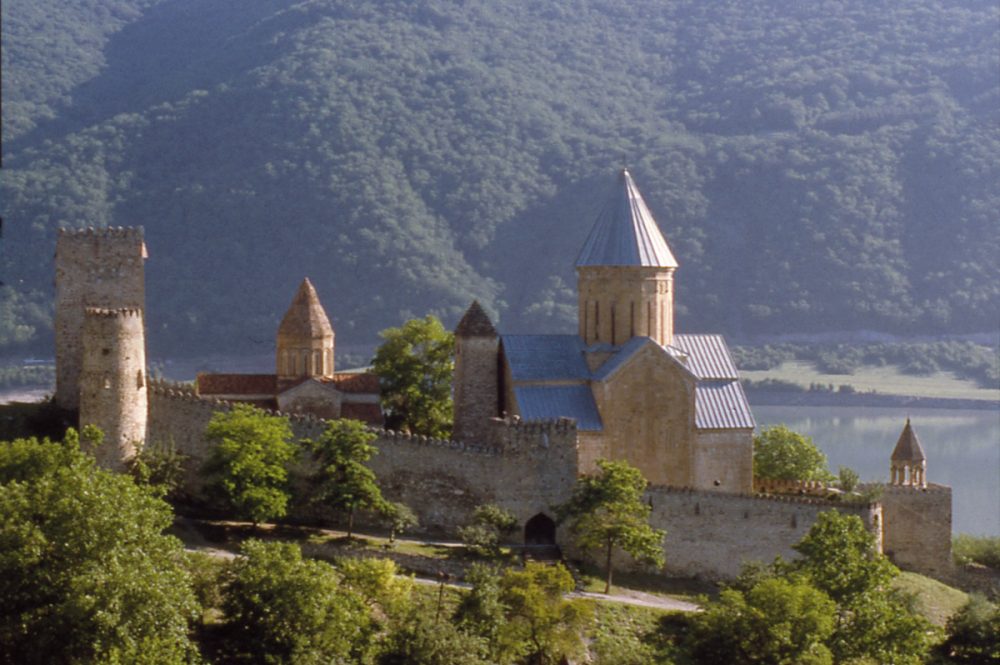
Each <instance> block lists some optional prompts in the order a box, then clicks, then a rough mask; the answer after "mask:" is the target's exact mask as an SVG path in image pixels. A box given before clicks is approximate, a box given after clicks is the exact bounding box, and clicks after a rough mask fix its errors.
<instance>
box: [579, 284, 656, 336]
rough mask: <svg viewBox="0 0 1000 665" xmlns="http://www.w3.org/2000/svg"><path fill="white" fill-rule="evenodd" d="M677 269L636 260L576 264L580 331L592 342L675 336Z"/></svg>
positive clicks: (580, 333) (581, 334)
mask: <svg viewBox="0 0 1000 665" xmlns="http://www.w3.org/2000/svg"><path fill="white" fill-rule="evenodd" d="M673 273H674V269H673V268H656V267H644V268H639V267H636V266H585V267H580V268H577V293H578V294H579V295H578V305H577V306H578V320H579V325H578V331H579V335H580V337H582V338H583V339H584V340H585V341H586V343H587V344H588V345H590V344H594V343H598V342H605V343H610V344H624V343H625V342H627V341H628V340H630V339H631V338H633V337H651V338H652V339H654V340H656V342H657V343H658V344H661V345H663V346H667V345H669V344H670V343H671V342H672V341H673V338H674V311H673V310H674V294H673V289H674V278H673Z"/></svg>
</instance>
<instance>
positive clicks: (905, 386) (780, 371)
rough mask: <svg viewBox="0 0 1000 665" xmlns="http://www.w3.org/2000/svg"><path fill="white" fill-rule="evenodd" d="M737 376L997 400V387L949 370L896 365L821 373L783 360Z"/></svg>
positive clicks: (999, 393)
mask: <svg viewBox="0 0 1000 665" xmlns="http://www.w3.org/2000/svg"><path fill="white" fill-rule="evenodd" d="M740 375H741V376H743V377H744V378H746V379H751V380H753V381H762V380H764V379H777V380H780V381H788V382H791V383H795V384H797V385H799V386H802V387H803V388H808V387H809V385H810V384H812V383H819V384H824V385H825V384H833V386H834V388H836V387H838V386H841V385H850V386H852V387H853V388H854V389H855V390H856V391H858V392H867V391H875V392H878V393H882V394H886V395H908V396H913V397H947V398H952V399H984V400H998V399H1000V390H996V389H995V388H994V389H991V388H982V387H980V386H979V385H977V384H976V382H975V381H973V380H969V379H960V378H958V377H957V376H955V374H954V373H953V372H937V373H935V374H930V375H927V376H914V375H912V374H904V373H903V372H902V371H900V369H899V368H898V367H895V366H892V365H887V366H884V367H874V366H863V367H859V368H858V369H856V370H855V371H854V373H853V374H825V373H822V372H820V371H818V370H817V369H816V367H815V365H813V364H812V363H810V362H804V361H801V360H794V361H787V362H784V363H782V364H781V365H779V366H778V367H776V368H774V369H768V370H741V371H740Z"/></svg>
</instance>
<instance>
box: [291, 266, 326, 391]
mask: <svg viewBox="0 0 1000 665" xmlns="http://www.w3.org/2000/svg"><path fill="white" fill-rule="evenodd" d="M277 370H278V371H277V374H278V382H279V384H280V383H282V382H290V381H294V380H296V379H300V378H302V377H313V378H331V377H333V326H331V325H330V319H328V318H327V316H326V311H325V310H324V309H323V305H321V304H320V302H319V296H317V295H316V289H315V288H313V285H312V282H310V281H309V279H308V278H306V279H303V280H302V284H301V285H299V290H298V291H297V292H296V293H295V298H294V299H293V300H292V305H291V306H290V307H289V308H288V311H287V312H285V317H284V318H283V319H282V320H281V325H280V326H278V353H277Z"/></svg>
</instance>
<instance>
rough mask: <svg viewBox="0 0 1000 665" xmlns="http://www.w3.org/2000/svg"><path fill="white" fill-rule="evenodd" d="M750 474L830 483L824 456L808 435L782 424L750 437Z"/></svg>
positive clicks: (778, 478)
mask: <svg viewBox="0 0 1000 665" xmlns="http://www.w3.org/2000/svg"><path fill="white" fill-rule="evenodd" d="M753 475H754V477H756V478H772V479H776V480H823V481H828V480H832V479H833V476H831V475H830V471H829V470H828V469H827V461H826V455H824V454H823V452H822V451H821V450H820V449H819V448H817V447H816V444H814V443H813V441H812V439H811V438H809V437H808V436H805V435H802V434H799V433H798V432H793V431H792V430H790V429H788V428H787V427H785V426H784V425H775V426H773V427H765V428H764V429H763V430H761V432H760V434H758V435H757V436H755V437H754V438H753Z"/></svg>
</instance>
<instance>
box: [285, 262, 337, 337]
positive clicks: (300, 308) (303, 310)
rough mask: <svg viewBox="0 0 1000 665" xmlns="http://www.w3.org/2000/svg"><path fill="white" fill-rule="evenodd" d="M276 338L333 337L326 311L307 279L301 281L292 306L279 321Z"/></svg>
mask: <svg viewBox="0 0 1000 665" xmlns="http://www.w3.org/2000/svg"><path fill="white" fill-rule="evenodd" d="M278 336H279V337H286V338H292V339H316V338H320V337H332V336H333V326H331V325H330V319H328V318H327V317H326V311H325V310H324V309H323V305H321V304H320V302H319V296H317V295H316V289H315V288H314V287H313V285H312V282H310V281H309V278H308V277H307V278H306V279H303V280H302V284H300V285H299V290H298V291H296V292H295V298H293V299H292V305H291V306H290V307H289V308H288V311H287V312H285V317H284V318H283V319H281V325H280V326H278Z"/></svg>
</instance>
